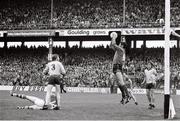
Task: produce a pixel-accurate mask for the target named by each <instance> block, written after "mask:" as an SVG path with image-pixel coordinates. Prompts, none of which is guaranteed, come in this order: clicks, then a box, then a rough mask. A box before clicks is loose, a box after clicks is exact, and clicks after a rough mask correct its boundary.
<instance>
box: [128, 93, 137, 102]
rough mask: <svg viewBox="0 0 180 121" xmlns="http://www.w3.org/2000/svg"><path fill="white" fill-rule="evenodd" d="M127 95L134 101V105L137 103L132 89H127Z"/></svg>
mask: <svg viewBox="0 0 180 121" xmlns="http://www.w3.org/2000/svg"><path fill="white" fill-rule="evenodd" d="M129 96H130V97H131V98H132V99H133V100H134V103H135V104H136V105H138V102H137V100H136V97H135V96H134V94H133V92H132V90H129Z"/></svg>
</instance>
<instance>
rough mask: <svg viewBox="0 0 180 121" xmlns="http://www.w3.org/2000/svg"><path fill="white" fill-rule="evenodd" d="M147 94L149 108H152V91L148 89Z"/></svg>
mask: <svg viewBox="0 0 180 121" xmlns="http://www.w3.org/2000/svg"><path fill="white" fill-rule="evenodd" d="M146 95H147V98H148V101H149V107H148V108H149V109H152V103H151V92H150V90H149V89H147V90H146Z"/></svg>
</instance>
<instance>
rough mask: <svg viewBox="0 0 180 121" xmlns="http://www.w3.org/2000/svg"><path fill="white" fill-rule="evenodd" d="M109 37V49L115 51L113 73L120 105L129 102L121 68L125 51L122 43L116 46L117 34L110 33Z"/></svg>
mask: <svg viewBox="0 0 180 121" xmlns="http://www.w3.org/2000/svg"><path fill="white" fill-rule="evenodd" d="M110 36H111V39H112V40H111V44H110V47H111V48H112V49H113V50H114V51H115V54H114V58H113V73H114V74H115V76H116V78H117V79H116V81H117V85H118V87H119V89H120V90H121V93H122V100H121V103H122V104H124V103H128V102H129V97H130V96H129V93H128V90H127V87H126V85H125V82H124V80H123V75H122V66H123V64H124V62H125V49H124V48H123V45H122V43H120V44H119V45H117V44H116V39H117V37H118V35H117V33H115V32H112V33H111V35H110ZM125 100H126V101H125ZM124 101H125V102H124Z"/></svg>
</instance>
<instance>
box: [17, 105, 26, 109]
mask: <svg viewBox="0 0 180 121" xmlns="http://www.w3.org/2000/svg"><path fill="white" fill-rule="evenodd" d="M17 109H25V107H21V106H17Z"/></svg>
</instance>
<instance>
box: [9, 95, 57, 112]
mask: <svg viewBox="0 0 180 121" xmlns="http://www.w3.org/2000/svg"><path fill="white" fill-rule="evenodd" d="M10 94H11V96H14V97H18V98H21V99H26V100H28V101H30V102H32V103H33V105H31V106H17V109H33V110H42V109H43V106H44V104H45V101H44V100H43V99H41V98H38V97H35V96H29V95H24V94H17V93H13V92H10ZM49 109H51V110H56V109H57V101H56V97H55V95H54V94H51V102H50V103H49Z"/></svg>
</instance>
